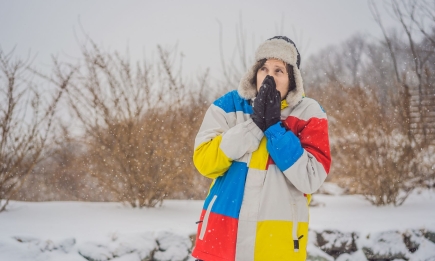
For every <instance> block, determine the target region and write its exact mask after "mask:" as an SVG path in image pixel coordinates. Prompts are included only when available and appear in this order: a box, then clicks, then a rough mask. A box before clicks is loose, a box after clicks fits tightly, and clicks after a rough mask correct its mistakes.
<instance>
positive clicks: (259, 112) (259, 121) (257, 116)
mask: <svg viewBox="0 0 435 261" xmlns="http://www.w3.org/2000/svg"><path fill="white" fill-rule="evenodd" d="M266 99H267V89H266V88H265V86H261V87H260V90H259V91H258V93H257V97H256V98H255V99H254V102H253V104H252V110H253V111H254V112H253V113H252V114H251V118H252V120H253V121H254V123H255V124H256V125H257V126H258V128H260V129H261V130H262V131H263V132H264V131H265V130H266V119H265V114H264V113H265V111H266V107H265V105H266Z"/></svg>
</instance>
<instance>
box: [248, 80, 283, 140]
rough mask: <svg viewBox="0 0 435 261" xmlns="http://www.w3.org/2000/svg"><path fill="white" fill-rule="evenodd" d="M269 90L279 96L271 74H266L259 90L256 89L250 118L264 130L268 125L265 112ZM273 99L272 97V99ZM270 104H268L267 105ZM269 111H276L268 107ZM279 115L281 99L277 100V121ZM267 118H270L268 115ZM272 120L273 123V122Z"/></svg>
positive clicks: (270, 120)
mask: <svg viewBox="0 0 435 261" xmlns="http://www.w3.org/2000/svg"><path fill="white" fill-rule="evenodd" d="M270 92H273V93H274V95H276V93H278V95H279V97H281V96H280V93H279V91H277V90H276V83H275V80H274V79H273V77H272V76H270V75H267V76H266V77H265V78H264V80H263V82H262V83H261V87H260V90H259V91H258V94H257V97H256V98H255V100H254V103H253V110H254V112H253V114H252V115H251V118H252V120H253V121H254V123H255V124H257V126H258V127H259V128H260V129H261V130H262V131H263V132H264V131H265V130H266V129H267V128H268V127H269V126H267V123H266V118H267V116H266V112H267V111H268V108H267V106H268V101H270V100H271V99H270V97H269V96H270ZM272 100H273V99H272ZM269 106H270V105H269ZM269 111H270V112H269V114H270V113H276V112H275V111H274V110H271V109H269ZM280 115H281V100H280V101H279V115H278V121H279V119H280ZM269 118H272V116H270V117H269ZM269 122H270V123H271V122H272V119H269ZM275 123H276V122H274V123H273V124H275ZM273 124H272V125H273Z"/></svg>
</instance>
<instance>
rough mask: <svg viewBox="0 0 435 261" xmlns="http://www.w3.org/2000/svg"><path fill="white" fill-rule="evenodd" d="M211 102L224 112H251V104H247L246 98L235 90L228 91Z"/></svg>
mask: <svg viewBox="0 0 435 261" xmlns="http://www.w3.org/2000/svg"><path fill="white" fill-rule="evenodd" d="M213 104H214V105H216V106H218V107H219V108H221V109H222V110H224V111H225V112H226V113H229V112H236V111H243V113H247V114H252V106H251V105H249V102H248V100H245V99H243V98H242V97H240V95H239V93H238V92H237V90H234V91H230V92H228V93H227V94H225V95H224V96H222V97H220V98H219V99H217V100H216V101H215V102H213Z"/></svg>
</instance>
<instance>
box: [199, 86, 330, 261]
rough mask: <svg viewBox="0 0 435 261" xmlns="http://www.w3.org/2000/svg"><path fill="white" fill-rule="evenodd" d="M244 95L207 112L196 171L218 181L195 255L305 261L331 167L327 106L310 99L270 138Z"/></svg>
mask: <svg viewBox="0 0 435 261" xmlns="http://www.w3.org/2000/svg"><path fill="white" fill-rule="evenodd" d="M252 112H253V111H252V107H251V105H250V101H249V100H246V99H243V98H242V97H241V96H240V95H239V94H238V92H237V91H231V92H229V93H227V94H225V95H224V96H222V97H221V98H219V99H217V100H216V101H215V102H214V103H213V104H212V105H211V106H210V107H209V109H208V110H207V112H206V115H205V117H204V121H203V123H202V125H201V128H200V130H199V132H198V134H197V136H196V139H195V150H194V156H193V160H194V164H195V166H196V168H197V169H198V171H199V172H200V173H201V174H202V175H204V176H206V177H209V178H211V179H214V181H213V183H212V186H211V188H210V191H209V194H208V196H207V198H206V200H205V202H204V207H203V210H202V213H201V215H200V222H199V224H198V233H197V238H196V245H195V248H194V250H193V252H192V255H193V256H194V257H196V258H198V259H201V260H205V261H224V260H225V261H230V260H240V261H253V260H255V261H263V260H264V261H270V260H279V261H285V260H289V261H290V260H292V261H295V260H305V259H306V245H307V241H308V221H309V215H308V204H309V201H310V194H311V193H313V192H315V191H316V190H317V189H318V188H319V187H320V186H321V185H322V183H323V181H324V180H325V178H326V176H327V174H328V172H329V168H330V163H331V157H330V149H329V139H328V123H327V118H326V114H325V112H324V111H323V109H322V107H321V106H320V105H319V104H318V103H317V102H316V101H315V100H313V99H310V98H303V99H302V100H301V101H300V102H299V103H298V104H297V105H296V106H294V107H286V108H284V109H282V110H281V122H279V123H277V124H275V125H273V126H271V127H270V128H268V129H267V130H266V131H265V133H263V132H262V131H261V129H259V128H258V127H257V125H256V124H255V123H254V122H253V121H252V119H251V116H250V114H251V113H252Z"/></svg>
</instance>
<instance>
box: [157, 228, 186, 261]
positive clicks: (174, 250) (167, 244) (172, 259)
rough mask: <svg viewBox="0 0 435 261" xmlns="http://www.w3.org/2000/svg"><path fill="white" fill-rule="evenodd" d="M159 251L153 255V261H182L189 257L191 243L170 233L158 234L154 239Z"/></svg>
mask: <svg viewBox="0 0 435 261" xmlns="http://www.w3.org/2000/svg"><path fill="white" fill-rule="evenodd" d="M156 240H157V243H158V245H159V250H158V251H157V252H155V253H154V260H155V261H176V260H177V261H183V260H187V259H188V257H189V252H190V251H189V250H190V249H191V247H192V242H191V241H190V239H189V238H187V237H182V236H179V235H175V234H173V233H170V232H160V233H159V234H158V235H157V237H156Z"/></svg>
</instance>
